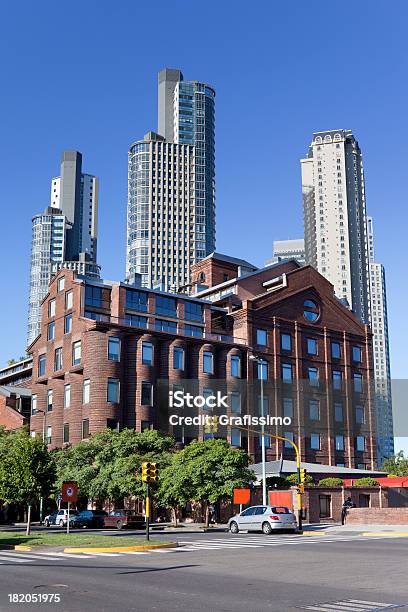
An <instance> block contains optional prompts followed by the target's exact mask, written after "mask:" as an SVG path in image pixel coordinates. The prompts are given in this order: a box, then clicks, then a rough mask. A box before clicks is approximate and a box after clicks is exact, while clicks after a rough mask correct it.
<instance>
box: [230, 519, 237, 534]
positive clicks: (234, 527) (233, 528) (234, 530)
mask: <svg viewBox="0 0 408 612" xmlns="http://www.w3.org/2000/svg"><path fill="white" fill-rule="evenodd" d="M230 532H231V533H238V532H239V527H238V523H236V522H235V521H232V523H231V524H230Z"/></svg>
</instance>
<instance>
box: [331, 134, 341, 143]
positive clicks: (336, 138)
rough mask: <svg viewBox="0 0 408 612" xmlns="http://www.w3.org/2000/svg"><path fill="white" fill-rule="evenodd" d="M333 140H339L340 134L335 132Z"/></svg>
mask: <svg viewBox="0 0 408 612" xmlns="http://www.w3.org/2000/svg"><path fill="white" fill-rule="evenodd" d="M333 140H334V142H338V141H339V140H341V136H340V134H335V135H334V138H333Z"/></svg>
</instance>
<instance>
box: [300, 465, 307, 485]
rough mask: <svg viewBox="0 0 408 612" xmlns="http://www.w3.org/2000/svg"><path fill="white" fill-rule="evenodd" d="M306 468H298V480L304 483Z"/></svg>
mask: <svg viewBox="0 0 408 612" xmlns="http://www.w3.org/2000/svg"><path fill="white" fill-rule="evenodd" d="M306 474H307V472H306V468H300V482H301V483H302V484H303V485H304V484H305V482H306Z"/></svg>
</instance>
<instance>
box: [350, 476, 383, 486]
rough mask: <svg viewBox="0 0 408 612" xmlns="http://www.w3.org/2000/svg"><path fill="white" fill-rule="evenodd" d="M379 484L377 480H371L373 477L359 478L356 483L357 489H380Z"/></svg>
mask: <svg viewBox="0 0 408 612" xmlns="http://www.w3.org/2000/svg"><path fill="white" fill-rule="evenodd" d="M378 485H379V483H378V481H377V480H375V478H371V476H367V477H365V478H359V479H358V480H355V481H354V486H355V487H378Z"/></svg>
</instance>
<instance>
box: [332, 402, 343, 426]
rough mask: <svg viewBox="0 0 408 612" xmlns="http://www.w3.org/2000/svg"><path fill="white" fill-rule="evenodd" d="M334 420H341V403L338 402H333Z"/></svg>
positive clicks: (339, 421) (340, 421)
mask: <svg viewBox="0 0 408 612" xmlns="http://www.w3.org/2000/svg"><path fill="white" fill-rule="evenodd" d="M334 420H335V421H336V422H337V423H342V422H343V404H341V403H340V402H335V404H334Z"/></svg>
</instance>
